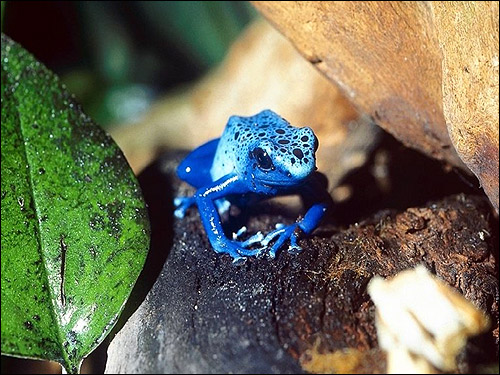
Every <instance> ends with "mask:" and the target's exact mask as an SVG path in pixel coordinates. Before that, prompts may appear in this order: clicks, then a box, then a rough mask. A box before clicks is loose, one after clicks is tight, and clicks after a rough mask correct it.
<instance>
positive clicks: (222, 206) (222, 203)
mask: <svg viewBox="0 0 500 375" xmlns="http://www.w3.org/2000/svg"><path fill="white" fill-rule="evenodd" d="M215 205H216V206H217V211H219V215H224V214H225V213H226V212H228V211H229V209H230V208H231V202H229V201H228V200H227V199H224V198H220V199H217V200H216V201H215Z"/></svg>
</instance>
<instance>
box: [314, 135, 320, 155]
mask: <svg viewBox="0 0 500 375" xmlns="http://www.w3.org/2000/svg"><path fill="white" fill-rule="evenodd" d="M318 146H319V141H318V137H316V134H315V135H314V152H316V151H318Z"/></svg>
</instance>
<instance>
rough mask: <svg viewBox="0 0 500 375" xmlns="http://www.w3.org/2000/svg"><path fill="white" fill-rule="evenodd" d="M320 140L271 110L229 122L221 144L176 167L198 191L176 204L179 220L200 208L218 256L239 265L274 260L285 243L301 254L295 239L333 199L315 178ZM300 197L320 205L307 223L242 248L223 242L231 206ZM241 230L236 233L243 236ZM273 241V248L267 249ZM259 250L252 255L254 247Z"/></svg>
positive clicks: (253, 240) (196, 152) (303, 220)
mask: <svg viewBox="0 0 500 375" xmlns="http://www.w3.org/2000/svg"><path fill="white" fill-rule="evenodd" d="M317 147H318V140H317V138H316V136H315V135H314V133H313V131H312V130H311V129H310V128H307V127H306V128H296V127H293V126H291V125H290V124H289V123H288V122H287V121H286V120H285V119H283V118H281V117H280V116H279V115H278V114H276V113H274V112H273V111H271V110H264V111H262V112H260V113H258V114H256V115H254V116H250V117H239V116H231V117H230V118H229V121H228V123H227V125H226V128H225V130H224V133H223V134H222V136H221V137H220V138H217V139H214V140H212V141H210V142H207V143H205V144H203V145H202V146H200V147H198V148H197V149H195V150H194V151H192V152H191V153H190V154H189V155H188V156H187V157H186V158H185V159H184V160H183V161H182V162H181V164H180V165H179V166H178V168H177V174H178V176H179V177H180V178H181V179H182V180H184V181H186V182H188V183H189V184H191V185H193V186H194V187H196V188H197V190H196V192H195V194H194V195H193V196H191V197H178V198H176V199H175V200H174V205H175V207H176V210H175V212H174V214H175V216H176V217H177V218H183V217H184V215H185V213H186V210H187V209H188V208H189V207H190V206H192V205H194V204H196V205H197V206H198V210H199V212H200V216H201V220H202V222H203V226H204V227H205V231H206V233H207V236H208V239H209V240H210V243H211V245H212V247H213V249H214V250H215V252H217V253H225V254H229V255H230V256H231V257H232V258H233V263H235V264H240V263H242V262H244V261H245V260H246V259H247V257H249V256H258V255H261V254H263V253H265V252H266V251H268V255H269V256H270V257H272V258H274V257H275V256H276V252H277V251H278V250H279V249H280V247H281V246H282V245H283V244H284V243H285V242H286V241H287V240H290V246H289V248H288V251H289V252H290V253H298V252H300V251H301V250H302V249H301V248H300V246H298V245H297V237H298V235H300V234H301V232H302V233H305V234H310V233H311V232H312V231H313V230H314V229H315V228H316V227H317V226H318V224H319V223H320V221H321V219H322V217H323V216H324V214H325V211H326V209H327V207H328V206H329V205H330V204H331V197H330V195H329V194H328V193H327V191H326V189H325V187H324V186H321V184H319V182H318V180H317V179H316V178H315V177H316V174H317V173H315V172H314V171H315V170H316V159H315V152H316V149H317ZM296 193H298V194H301V195H302V197H303V198H304V199H309V200H311V198H312V199H316V200H317V203H314V204H313V205H312V206H311V207H310V208H309V209H308V211H307V212H306V214H305V216H304V217H303V218H301V219H300V218H299V219H297V221H296V222H295V223H294V224H292V225H288V226H284V225H281V224H278V225H277V226H276V227H277V229H276V230H274V231H272V232H270V233H269V234H268V235H266V236H263V235H262V234H261V233H260V232H259V233H257V234H255V235H253V236H252V237H250V238H249V239H248V240H246V241H244V242H242V241H237V240H236V238H237V235H235V236H233V237H234V239H232V240H231V239H229V238H227V237H226V236H225V234H224V231H223V229H222V223H221V219H220V215H219V213H222V212H223V211H226V210H228V209H229V206H230V204H231V203H233V204H238V205H242V204H244V203H245V202H247V201H251V199H252V198H255V197H258V198H259V199H262V198H264V199H265V198H271V197H274V196H277V195H288V194H296ZM244 230H245V228H244V227H243V228H242V229H241V230H240V231H238V233H240V232H243V231H244ZM272 241H275V242H274V243H273V244H272V246H271V247H270V248H268V245H269V244H270V243H271V242H272ZM256 243H258V244H260V245H261V246H260V247H259V248H257V249H250V247H251V246H252V245H254V244H256Z"/></svg>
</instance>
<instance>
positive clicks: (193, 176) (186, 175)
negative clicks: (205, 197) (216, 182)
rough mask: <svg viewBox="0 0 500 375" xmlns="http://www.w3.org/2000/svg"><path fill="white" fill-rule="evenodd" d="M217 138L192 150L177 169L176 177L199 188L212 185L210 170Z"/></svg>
mask: <svg viewBox="0 0 500 375" xmlns="http://www.w3.org/2000/svg"><path fill="white" fill-rule="evenodd" d="M218 144H219V138H217V139H214V140H212V141H209V142H207V143H205V144H203V145H201V146H200V147H198V148H196V149H194V150H193V151H192V152H191V153H189V155H188V156H186V158H185V159H184V160H183V161H182V162H181V163H180V164H179V166H178V167H177V175H178V176H179V178H180V179H181V180H183V181H186V182H187V183H188V184H190V185H192V186H194V187H195V188H197V189H198V188H201V187H203V186H207V185H210V184H211V183H212V176H211V174H210V169H211V168H212V162H213V160H214V157H215V151H216V150H217V145H218Z"/></svg>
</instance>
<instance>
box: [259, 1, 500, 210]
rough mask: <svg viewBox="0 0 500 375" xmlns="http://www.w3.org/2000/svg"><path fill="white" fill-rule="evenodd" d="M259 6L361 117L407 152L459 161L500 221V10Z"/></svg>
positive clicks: (480, 5)
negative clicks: (476, 180) (478, 183)
mask: <svg viewBox="0 0 500 375" xmlns="http://www.w3.org/2000/svg"><path fill="white" fill-rule="evenodd" d="M253 5H254V6H255V7H256V8H257V9H258V10H259V11H260V12H261V13H262V14H263V15H264V16H265V17H266V18H267V19H268V20H269V21H270V22H271V23H272V24H274V25H275V26H276V28H277V29H278V30H280V31H281V32H282V33H283V34H284V35H285V36H286V37H287V38H288V39H290V40H291V42H292V43H293V44H294V45H295V47H296V48H297V49H298V50H299V52H300V53H301V54H302V55H303V56H304V57H305V58H306V59H307V60H309V62H310V63H311V64H313V65H314V66H315V67H316V68H317V69H318V70H319V71H321V72H322V73H323V74H324V75H325V76H326V77H328V78H329V79H330V80H331V81H332V82H334V83H335V84H336V85H337V86H338V87H340V88H341V89H342V90H343V91H344V93H345V94H346V96H347V97H348V98H349V99H350V100H351V101H352V103H353V104H354V105H355V106H356V107H357V108H358V109H359V110H360V111H361V113H366V114H368V115H370V116H372V118H373V119H374V120H375V121H376V122H377V124H379V125H380V126H382V127H383V128H384V129H386V130H387V131H389V132H390V133H391V134H393V135H394V136H395V137H396V138H397V139H399V140H400V141H402V142H403V143H404V144H405V145H407V146H411V147H413V148H415V149H418V150H420V151H422V152H424V153H426V154H427V155H429V156H432V157H434V158H437V159H440V160H444V161H447V162H448V163H450V164H452V165H455V166H461V165H462V163H461V161H460V160H462V161H463V162H464V163H465V164H466V165H467V167H468V168H469V169H470V170H471V171H472V172H473V173H474V174H475V175H476V176H477V177H478V178H479V180H480V181H481V186H483V187H484V190H485V192H486V194H487V195H488V197H489V198H490V201H491V203H492V205H493V206H494V207H495V209H496V211H497V213H498V204H499V201H498V199H499V198H498V181H499V180H498V167H499V144H498V134H499V133H498V131H499V125H498V124H499V117H498V105H499V101H498V100H499V99H498V98H499V97H498V84H499V81H498V74H499V73H498V72H499V64H498V49H499V40H498V32H499V21H498V19H499V18H498V14H499V5H498V2H467V3H452V2H448V3H446V2H430V1H429V2H390V1H388V2H336V1H327V2H325V1H308V2H300V1H280V2H274V1H255V2H253ZM459 158H460V159H459ZM462 167H463V165H462Z"/></svg>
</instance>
